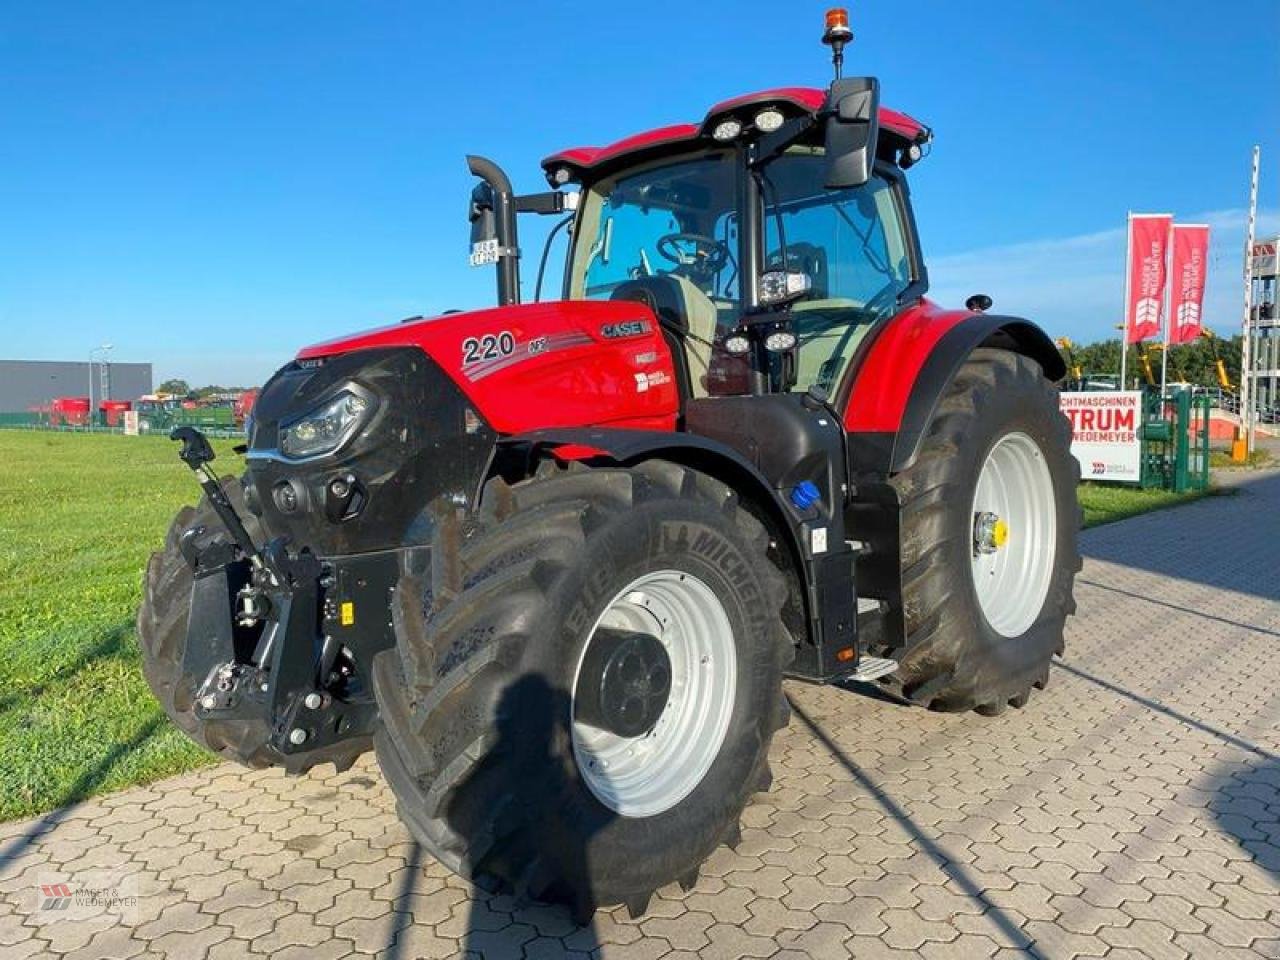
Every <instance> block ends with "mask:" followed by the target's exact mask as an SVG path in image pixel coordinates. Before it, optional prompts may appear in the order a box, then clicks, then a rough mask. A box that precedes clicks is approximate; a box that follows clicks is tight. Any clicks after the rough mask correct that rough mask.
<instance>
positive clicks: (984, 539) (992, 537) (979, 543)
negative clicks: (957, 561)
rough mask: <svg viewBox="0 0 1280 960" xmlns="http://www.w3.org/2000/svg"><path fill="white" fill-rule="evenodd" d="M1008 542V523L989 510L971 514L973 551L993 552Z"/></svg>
mask: <svg viewBox="0 0 1280 960" xmlns="http://www.w3.org/2000/svg"><path fill="white" fill-rule="evenodd" d="M1008 542H1009V524H1008V523H1006V522H1005V521H1004V518H1002V517H1001V516H999V515H998V514H995V513H992V512H991V511H989V510H979V511H978V512H976V513H975V514H974V515H973V549H974V553H995V552H996V551H997V550H999V549H1000V548H1001V547H1003V546H1004V545H1005V544H1006V543H1008Z"/></svg>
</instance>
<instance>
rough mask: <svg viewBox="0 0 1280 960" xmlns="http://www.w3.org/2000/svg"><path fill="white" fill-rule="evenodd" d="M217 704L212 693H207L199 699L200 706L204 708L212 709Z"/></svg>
mask: <svg viewBox="0 0 1280 960" xmlns="http://www.w3.org/2000/svg"><path fill="white" fill-rule="evenodd" d="M217 705H218V699H217V697H215V696H214V695H213V694H209V695H208V696H207V697H205V698H204V699H203V700H201V701H200V706H202V707H204V708H205V709H206V710H212V709H213V708H214V707H216V706H217Z"/></svg>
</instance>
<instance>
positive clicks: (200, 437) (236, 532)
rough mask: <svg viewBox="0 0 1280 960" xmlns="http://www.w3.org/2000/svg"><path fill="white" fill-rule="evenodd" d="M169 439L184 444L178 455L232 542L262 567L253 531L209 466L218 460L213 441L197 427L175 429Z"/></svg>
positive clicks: (254, 563)
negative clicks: (207, 499) (232, 503)
mask: <svg viewBox="0 0 1280 960" xmlns="http://www.w3.org/2000/svg"><path fill="white" fill-rule="evenodd" d="M169 439H170V440H177V441H180V442H181V443H182V449H181V450H180V451H178V456H179V457H180V458H181V459H182V462H183V463H185V464H186V465H187V466H188V467H190V468H191V470H192V472H193V473H195V475H196V480H197V481H198V482H199V483H200V488H201V489H202V490H204V494H205V496H206V497H208V498H209V503H210V505H211V506H212V507H213V510H214V512H215V513H216V514H217V515H218V519H219V520H221V521H222V525H223V526H224V527H226V528H227V533H229V534H231V538H232V539H233V540H235V542H236V545H237V546H239V547H240V549H241V550H242V551H243V552H244V555H245V556H246V557H247V558H248V559H249V560H250V561H251V562H252V563H253V565H254V566H255V567H259V566H261V565H262V554H261V552H260V551H259V550H258V547H257V545H256V544H254V542H253V538H252V537H250V536H249V531H248V530H246V529H245V528H244V524H243V523H242V522H241V521H240V517H239V515H238V514H237V513H236V509H235V507H233V506H232V505H231V501H230V500H228V499H227V495H226V493H225V492H224V491H223V489H222V484H220V483H219V482H218V476H217V474H215V473H214V472H213V468H212V467H210V466H209V463H210V461H212V460H213V458H214V453H213V447H212V446H210V445H209V439H208V438H207V437H206V436H205V435H204V434H203V433H201V432H200V431H199V430H197V429H196V428H195V427H174V428H173V430H172V432H171V433H170V434H169Z"/></svg>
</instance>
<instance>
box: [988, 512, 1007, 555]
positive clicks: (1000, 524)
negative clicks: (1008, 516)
mask: <svg viewBox="0 0 1280 960" xmlns="http://www.w3.org/2000/svg"><path fill="white" fill-rule="evenodd" d="M1008 542H1009V525H1008V524H1007V523H1005V522H1004V520H1003V519H1001V518H999V517H997V518H996V522H995V523H993V524H992V525H991V543H992V544H993V545H994V546H995V548H996V549H997V550H999V549H1000V548H1001V547H1003V546H1004V545H1005V544H1006V543H1008Z"/></svg>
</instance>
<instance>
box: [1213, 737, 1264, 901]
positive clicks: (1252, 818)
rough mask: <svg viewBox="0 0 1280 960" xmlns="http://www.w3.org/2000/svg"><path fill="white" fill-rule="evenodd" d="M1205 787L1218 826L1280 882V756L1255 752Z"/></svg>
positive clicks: (1226, 766)
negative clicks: (1279, 819) (1278, 813)
mask: <svg viewBox="0 0 1280 960" xmlns="http://www.w3.org/2000/svg"><path fill="white" fill-rule="evenodd" d="M1202 789H1206V790H1209V791H1212V794H1213V798H1212V799H1211V800H1210V801H1209V812H1210V813H1211V814H1212V815H1213V818H1214V820H1215V821H1216V822H1217V825H1218V828H1219V829H1220V830H1221V831H1222V832H1223V833H1224V834H1226V835H1227V836H1229V837H1231V838H1232V839H1233V840H1234V841H1235V842H1236V844H1238V845H1239V847H1240V849H1241V851H1242V852H1243V853H1246V854H1248V855H1249V858H1250V859H1251V860H1252V861H1253V863H1254V864H1255V865H1256V866H1257V867H1258V868H1260V869H1262V870H1265V871H1266V873H1267V875H1268V876H1269V877H1270V878H1271V880H1272V881H1273V882H1275V883H1276V884H1277V886H1280V824H1278V823H1277V822H1276V811H1277V810H1280V757H1277V756H1275V755H1274V754H1271V755H1265V756H1259V755H1254V756H1251V757H1249V758H1248V759H1247V760H1244V761H1238V762H1235V763H1227V764H1224V765H1223V766H1222V767H1220V768H1219V769H1218V771H1217V772H1216V774H1215V775H1214V777H1213V778H1212V779H1211V780H1210V781H1209V783H1208V784H1206V785H1205V786H1204V787H1203V788H1202Z"/></svg>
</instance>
